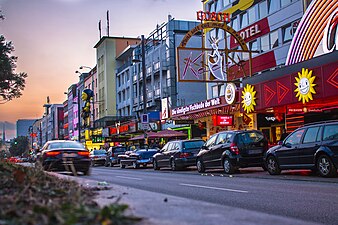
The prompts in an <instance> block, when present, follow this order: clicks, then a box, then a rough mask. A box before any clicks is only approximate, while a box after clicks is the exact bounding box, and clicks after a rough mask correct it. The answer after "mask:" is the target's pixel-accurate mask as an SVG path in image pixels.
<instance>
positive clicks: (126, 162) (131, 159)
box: [118, 148, 158, 169]
mask: <svg viewBox="0 0 338 225" xmlns="http://www.w3.org/2000/svg"><path fill="white" fill-rule="evenodd" d="M157 151H158V149H151V148H150V149H139V150H135V151H129V152H128V154H125V155H119V156H118V158H119V159H120V167H121V168H125V167H126V166H133V168H134V169H137V168H139V167H140V165H142V166H143V167H147V166H148V165H149V164H152V163H153V156H154V155H155V154H156V153H157Z"/></svg>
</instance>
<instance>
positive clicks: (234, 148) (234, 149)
mask: <svg viewBox="0 0 338 225" xmlns="http://www.w3.org/2000/svg"><path fill="white" fill-rule="evenodd" d="M230 150H231V151H232V152H233V153H235V154H236V155H239V149H238V147H237V145H236V144H235V143H231V144H230Z"/></svg>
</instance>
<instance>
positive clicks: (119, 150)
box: [114, 148, 126, 152]
mask: <svg viewBox="0 0 338 225" xmlns="http://www.w3.org/2000/svg"><path fill="white" fill-rule="evenodd" d="M124 151H126V149H125V148H115V150H114V152H124Z"/></svg>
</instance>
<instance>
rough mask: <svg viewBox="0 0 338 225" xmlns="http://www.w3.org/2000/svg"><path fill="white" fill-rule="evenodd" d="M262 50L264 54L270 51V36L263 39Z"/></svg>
mask: <svg viewBox="0 0 338 225" xmlns="http://www.w3.org/2000/svg"><path fill="white" fill-rule="evenodd" d="M261 50H262V52H266V51H269V50H270V42H269V34H267V35H264V36H262V37H261Z"/></svg>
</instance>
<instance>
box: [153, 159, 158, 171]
mask: <svg viewBox="0 0 338 225" xmlns="http://www.w3.org/2000/svg"><path fill="white" fill-rule="evenodd" d="M153 168H154V170H159V169H160V167H158V163H157V160H156V159H154V161H153Z"/></svg>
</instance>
